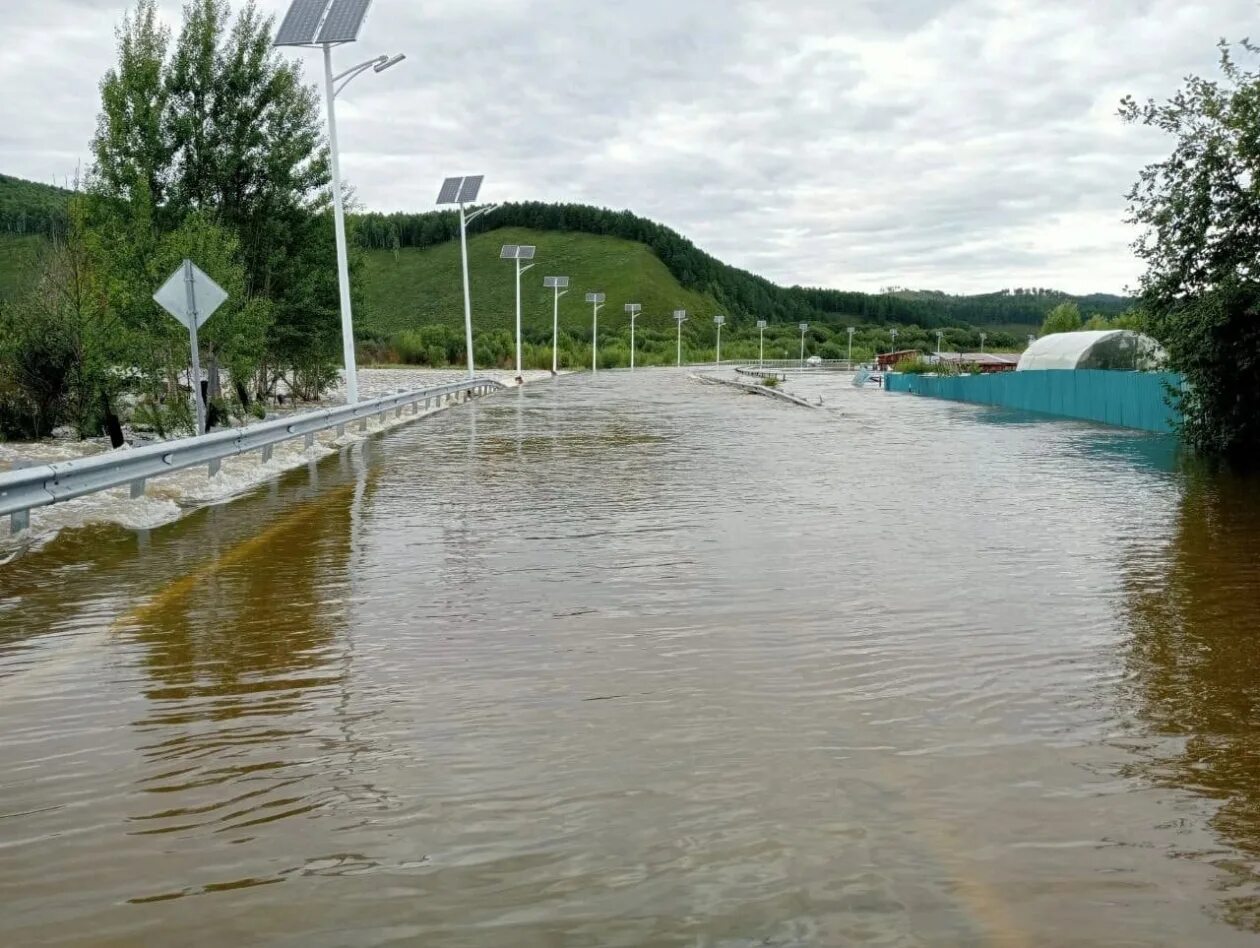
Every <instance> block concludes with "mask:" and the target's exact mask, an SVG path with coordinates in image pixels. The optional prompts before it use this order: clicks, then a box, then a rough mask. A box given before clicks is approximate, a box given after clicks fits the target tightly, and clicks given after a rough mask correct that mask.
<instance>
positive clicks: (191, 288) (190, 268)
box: [153, 260, 228, 435]
mask: <svg viewBox="0 0 1260 948" xmlns="http://www.w3.org/2000/svg"><path fill="white" fill-rule="evenodd" d="M227 298H228V295H227V291H226V290H224V289H223V287H221V286H219V284H217V283H215V282H214V280H212V279H210V278H209V277H208V276H206V275H205V273H203V272H202V271H201V269H200V268H199V267H198V266H197V265H196V264H195V263H193V262H192V261H191V260H185V261H184V262H183V263H182V264H181V265H180V267H179V269H178V270H176V271H175V272H174V273H173V274H171V278H170V279H169V280H167V281H166V283H164V284H163V285H162V288H161V289H160V290H158V291H157V292H156V293H154V294H153V300H154V302H156V303H157V304H158V305H159V306H161V307H162V308H163V309H164V310H166V311H167V312H168V313H170V314H171V315H172V316H174V317H175V318H176V319H178V320H179V321H180V322H181V323H183V324H184V325H185V326H187V327H188V340H189V346H190V348H191V350H192V390H193V404H194V405H195V406H196V410H197V434H199V435H203V434H205V433H206V403H205V401H204V399H203V398H202V395H201V348H200V344H199V342H198V340H197V330H198V329H200V328H201V327H202V326H203V325H204V324H205V322H206V320H208V319H209V318H210V317H211V316H213V315H214V314H215V311H217V310H218V308H219V307H220V306H222V305H223V304H224V303H225V302H226V301H227Z"/></svg>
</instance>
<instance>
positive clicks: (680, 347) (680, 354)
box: [678, 319, 683, 369]
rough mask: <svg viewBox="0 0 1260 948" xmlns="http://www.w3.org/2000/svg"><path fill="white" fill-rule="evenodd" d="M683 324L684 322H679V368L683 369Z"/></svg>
mask: <svg viewBox="0 0 1260 948" xmlns="http://www.w3.org/2000/svg"><path fill="white" fill-rule="evenodd" d="M682 324H683V321H682V320H681V319H680V320H678V368H680V369H681V368H682Z"/></svg>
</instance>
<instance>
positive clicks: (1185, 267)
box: [1121, 42, 1260, 465]
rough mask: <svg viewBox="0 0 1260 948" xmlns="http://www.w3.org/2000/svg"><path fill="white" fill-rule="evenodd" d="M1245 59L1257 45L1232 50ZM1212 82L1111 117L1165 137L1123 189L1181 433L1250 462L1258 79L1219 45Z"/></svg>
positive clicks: (1254, 436) (1259, 416)
mask: <svg viewBox="0 0 1260 948" xmlns="http://www.w3.org/2000/svg"><path fill="white" fill-rule="evenodd" d="M1242 51H1243V53H1244V54H1245V55H1246V56H1247V57H1249V58H1253V59H1254V58H1255V57H1256V55H1257V54H1258V53H1260V47H1256V46H1253V45H1252V44H1250V43H1248V42H1244V43H1243V44H1242ZM1220 71H1221V78H1220V79H1219V80H1216V79H1204V78H1200V77H1196V76H1191V77H1190V78H1189V79H1187V80H1186V84H1185V86H1184V88H1182V89H1181V90H1180V91H1179V92H1178V93H1177V94H1176V95H1175V96H1174V97H1173V98H1172V99H1171V100H1169V101H1168V102H1166V103H1162V104H1161V103H1156V102H1154V101H1153V100H1150V101H1147V102H1145V103H1138V102H1136V101H1135V100H1134V99H1132V98H1126V99H1125V100H1124V102H1123V103H1122V107H1121V114H1122V115H1123V117H1124V118H1125V119H1126V120H1127V121H1129V122H1131V123H1137V124H1142V125H1147V126H1152V127H1155V128H1159V129H1161V130H1163V131H1166V132H1168V133H1169V134H1171V135H1172V136H1173V137H1174V139H1175V142H1174V146H1173V151H1172V154H1171V155H1170V156H1169V157H1168V158H1167V159H1166V160H1164V161H1160V162H1155V163H1153V164H1151V165H1148V166H1147V167H1146V168H1144V169H1143V170H1142V172H1141V174H1140V176H1139V178H1138V181H1137V183H1136V184H1135V185H1134V186H1133V189H1132V190H1131V192H1130V193H1129V200H1130V212H1131V219H1132V220H1133V222H1135V223H1137V224H1139V225H1141V226H1142V227H1144V228H1145V231H1144V233H1143V235H1142V236H1141V237H1140V238H1139V239H1138V241H1137V242H1136V244H1135V245H1134V249H1135V250H1136V252H1137V254H1138V256H1139V257H1141V258H1142V259H1143V260H1144V261H1145V262H1146V267H1147V269H1146V272H1145V274H1144V275H1143V277H1142V283H1141V289H1142V302H1143V308H1144V309H1145V311H1146V314H1147V319H1148V322H1149V326H1150V331H1151V332H1152V334H1153V335H1154V336H1155V337H1156V338H1157V339H1159V341H1160V342H1161V343H1163V345H1164V347H1165V348H1166V349H1167V350H1168V353H1169V357H1170V360H1171V362H1172V365H1173V367H1174V368H1175V369H1177V370H1178V371H1179V372H1181V374H1182V375H1183V376H1184V377H1185V380H1186V381H1187V383H1189V385H1188V389H1187V391H1185V392H1184V393H1181V394H1180V395H1179V400H1180V407H1181V409H1182V412H1183V415H1184V419H1185V420H1184V427H1183V433H1184V435H1185V437H1186V439H1187V440H1188V441H1189V442H1190V443H1191V444H1192V445H1194V446H1195V447H1197V448H1198V449H1200V450H1201V451H1203V452H1205V453H1209V454H1216V455H1224V456H1227V457H1230V458H1232V459H1235V460H1237V461H1241V462H1245V463H1247V464H1251V465H1254V464H1256V463H1257V462H1260V385H1257V384H1256V381H1257V379H1258V378H1260V274H1258V273H1257V270H1256V260H1257V257H1260V137H1258V136H1257V129H1258V128H1260V73H1257V72H1256V71H1255V69H1254V68H1244V67H1243V66H1242V65H1240V64H1239V63H1238V62H1237V61H1236V59H1235V51H1234V50H1233V49H1232V48H1231V47H1230V46H1228V45H1227V44H1224V43H1222V44H1221V47H1220Z"/></svg>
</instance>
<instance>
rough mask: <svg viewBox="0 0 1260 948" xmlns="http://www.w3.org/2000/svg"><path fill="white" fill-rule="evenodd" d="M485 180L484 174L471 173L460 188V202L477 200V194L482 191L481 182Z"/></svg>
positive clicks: (467, 202) (465, 202)
mask: <svg viewBox="0 0 1260 948" xmlns="http://www.w3.org/2000/svg"><path fill="white" fill-rule="evenodd" d="M485 180H486V176H485V175H484V174H474V175H469V176H468V177H467V178H465V179H464V184H463V186H462V187H461V188H460V189H459V199H458V200H459V203H460V204H471V203H472V202H473V201H475V200H477V195H478V194H479V193H481V182H483V181H485Z"/></svg>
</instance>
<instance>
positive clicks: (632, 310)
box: [626, 303, 643, 372]
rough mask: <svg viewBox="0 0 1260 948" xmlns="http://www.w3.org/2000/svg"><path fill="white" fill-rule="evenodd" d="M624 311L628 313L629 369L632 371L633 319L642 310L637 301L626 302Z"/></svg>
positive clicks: (637, 316) (636, 317)
mask: <svg viewBox="0 0 1260 948" xmlns="http://www.w3.org/2000/svg"><path fill="white" fill-rule="evenodd" d="M626 312H627V313H629V314H630V371H631V372H633V371H634V321H635V320H636V319H638V318H639V314H640V313H641V312H643V307H642V306H640V305H639V304H638V303H627V304H626Z"/></svg>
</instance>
